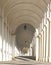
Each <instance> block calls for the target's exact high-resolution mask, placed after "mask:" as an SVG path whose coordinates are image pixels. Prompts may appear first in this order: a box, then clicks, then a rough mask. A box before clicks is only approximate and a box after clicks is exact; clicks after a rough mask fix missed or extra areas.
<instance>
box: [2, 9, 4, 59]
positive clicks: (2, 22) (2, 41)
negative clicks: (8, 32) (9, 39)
mask: <svg viewBox="0 0 51 65" xmlns="http://www.w3.org/2000/svg"><path fill="white" fill-rule="evenodd" d="M3 42H4V10H3V9H2V60H3V56H4V54H3Z"/></svg>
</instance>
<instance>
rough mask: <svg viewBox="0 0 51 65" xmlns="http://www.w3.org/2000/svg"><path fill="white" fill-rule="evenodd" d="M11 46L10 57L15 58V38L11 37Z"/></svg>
mask: <svg viewBox="0 0 51 65" xmlns="http://www.w3.org/2000/svg"><path fill="white" fill-rule="evenodd" d="M12 41H13V43H12V44H13V46H12V54H13V55H12V57H13V58H14V57H15V36H12Z"/></svg>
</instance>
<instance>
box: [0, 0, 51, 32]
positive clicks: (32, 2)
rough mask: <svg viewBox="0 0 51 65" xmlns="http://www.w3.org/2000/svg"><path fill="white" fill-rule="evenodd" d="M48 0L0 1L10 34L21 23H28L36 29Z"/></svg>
mask: <svg viewBox="0 0 51 65" xmlns="http://www.w3.org/2000/svg"><path fill="white" fill-rule="evenodd" d="M49 2H50V0H0V6H1V7H2V8H4V16H5V17H7V21H8V23H9V27H10V30H11V32H15V30H16V28H17V27H18V26H19V25H20V24H22V23H29V24H31V25H32V26H34V28H36V27H38V26H39V24H40V22H41V20H42V18H43V16H44V13H45V11H46V10H47V5H48V3H49Z"/></svg>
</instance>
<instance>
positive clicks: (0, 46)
mask: <svg viewBox="0 0 51 65" xmlns="http://www.w3.org/2000/svg"><path fill="white" fill-rule="evenodd" d="M0 16H1V12H0ZM0 61H2V21H1V17H0Z"/></svg>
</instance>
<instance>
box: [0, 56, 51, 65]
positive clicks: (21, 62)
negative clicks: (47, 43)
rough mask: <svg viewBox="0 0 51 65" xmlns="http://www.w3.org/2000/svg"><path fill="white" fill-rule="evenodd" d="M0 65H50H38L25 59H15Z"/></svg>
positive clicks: (38, 63) (45, 64)
mask: <svg viewBox="0 0 51 65" xmlns="http://www.w3.org/2000/svg"><path fill="white" fill-rule="evenodd" d="M0 65H51V63H46V62H45V63H42V62H41V63H40V62H36V61H34V60H30V59H27V58H20V57H19V58H17V59H14V60H12V61H4V62H0Z"/></svg>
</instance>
